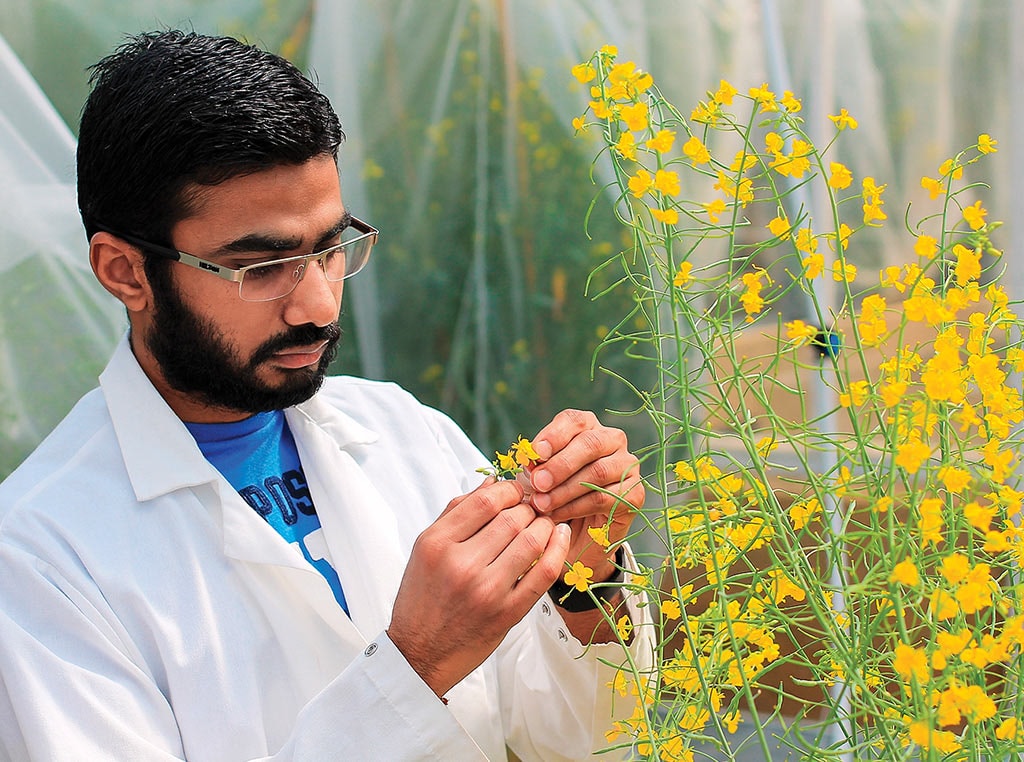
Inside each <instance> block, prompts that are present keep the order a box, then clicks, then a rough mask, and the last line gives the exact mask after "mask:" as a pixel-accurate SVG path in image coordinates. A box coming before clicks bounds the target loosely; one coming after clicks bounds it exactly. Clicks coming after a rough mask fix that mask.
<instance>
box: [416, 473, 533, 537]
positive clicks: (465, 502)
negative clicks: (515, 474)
mask: <svg viewBox="0 0 1024 762" xmlns="http://www.w3.org/2000/svg"><path fill="white" fill-rule="evenodd" d="M522 497H523V489H522V487H520V486H519V485H518V484H516V483H515V482H514V481H495V482H493V483H491V484H485V485H482V486H481V487H479V488H477V489H475V490H473V491H472V492H470V493H469V494H468V495H465V496H463V497H462V498H456V499H455V500H454V501H452V503H454V505H453V504H452V503H449V507H448V508H447V509H445V513H443V514H442V515H441V517H440V518H438V519H437V520H436V521H435V522H434V524H433V526H434V527H436V529H437V530H438V531H440V532H443V533H444V534H445V536H447V537H448V538H449V539H450V540H451V541H453V542H464V541H466V540H468V539H469V538H470V537H472V536H473V535H475V534H476V533H477V532H479V531H480V530H481V529H482V528H483V527H484V526H486V525H487V524H488V523H490V522H491V521H492V520H493V519H494V517H495V516H497V515H498V514H499V513H501V512H502V511H503V510H505V509H506V508H510V507H512V506H513V505H518V504H520V503H521V501H522ZM531 510H532V509H531Z"/></svg>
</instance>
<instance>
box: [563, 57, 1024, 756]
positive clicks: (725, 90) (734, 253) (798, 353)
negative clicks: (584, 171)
mask: <svg viewBox="0 0 1024 762" xmlns="http://www.w3.org/2000/svg"><path fill="white" fill-rule="evenodd" d="M617 58H618V53H617V51H616V49H615V48H614V47H612V46H605V47H604V48H601V49H600V50H599V51H597V52H596V53H595V54H594V55H593V56H592V57H591V59H590V60H589V61H587V62H585V63H582V64H580V65H579V66H577V67H575V68H574V69H573V75H574V76H575V77H576V79H577V80H578V81H579V82H581V83H583V84H584V85H585V86H586V87H588V88H589V92H590V100H589V103H588V105H587V108H586V111H585V112H584V114H583V115H581V116H580V117H578V118H577V119H575V120H574V122H573V125H574V127H575V128H576V130H577V131H583V130H590V129H595V128H596V129H597V130H599V131H600V133H601V135H602V136H603V138H604V146H605V148H604V150H607V152H608V156H609V157H610V159H611V166H612V168H613V171H614V173H615V180H614V182H613V183H612V186H611V187H613V188H617V189H618V193H619V196H618V200H617V211H618V214H619V217H620V219H622V220H623V221H624V222H625V223H626V224H627V225H628V227H629V228H630V230H631V232H632V237H633V241H634V245H633V247H632V248H631V249H630V250H628V251H624V252H621V253H619V254H618V255H616V256H614V257H613V258H612V259H610V260H608V261H607V262H605V263H604V264H603V265H602V266H601V268H599V271H598V272H600V273H607V272H608V271H609V270H611V269H612V266H613V265H614V266H618V267H621V268H622V270H623V275H622V277H621V278H619V279H617V280H615V282H614V284H613V286H612V287H610V289H611V288H630V289H632V290H633V292H634V294H633V296H634V299H633V301H634V303H635V305H636V308H635V310H634V312H633V313H632V314H631V315H629V316H627V317H626V318H624V319H622V320H621V321H620V322H619V323H618V327H617V329H616V330H614V331H611V332H609V334H608V335H607V337H606V339H605V343H604V349H605V351H607V350H608V349H610V348H612V347H616V346H618V347H622V346H625V347H627V348H628V349H627V354H628V356H629V357H632V358H635V359H636V360H637V361H638V362H639V365H638V366H637V373H636V376H635V377H633V378H627V379H626V380H627V383H628V384H630V386H631V388H633V389H634V390H635V391H636V393H637V397H638V399H639V402H640V406H641V408H642V409H643V410H644V411H645V412H646V413H647V414H648V416H649V418H650V421H651V424H652V429H653V431H654V434H655V438H654V441H653V442H652V446H651V447H650V448H648V449H647V450H646V452H647V453H648V454H647V456H646V458H647V460H646V466H647V469H648V472H649V473H650V474H651V483H652V488H653V489H652V492H655V493H656V494H657V496H658V498H659V499H656V500H654V501H653V502H654V503H656V504H657V506H658V507H657V508H656V509H652V510H651V511H649V512H648V513H645V514H642V515H643V516H644V517H645V518H646V519H647V521H646V525H645V527H643V531H644V532H645V538H647V539H648V542H649V538H650V537H652V536H653V537H655V538H657V540H656V541H657V542H659V543H660V544H661V549H662V552H659V553H656V554H652V555H653V556H654V558H655V561H654V563H652V564H651V565H652V566H653V567H656V568H657V569H658V572H657V573H652V574H650V575H647V576H646V577H645V578H644V579H643V582H642V583H636V584H637V585H638V586H640V587H644V588H645V589H646V590H647V592H648V595H649V598H650V599H651V605H652V606H656V607H657V611H658V614H659V616H658V617H657V619H658V624H657V626H658V633H659V654H660V660H659V663H658V665H657V670H656V673H655V674H653V675H650V674H643V673H641V672H639V671H638V670H636V669H634V670H633V671H630V670H628V669H627V670H624V671H623V672H622V673H621V674H620V675H619V677H618V678H617V679H616V680H615V682H614V684H613V686H612V688H613V689H614V690H616V691H618V692H619V693H620V694H621V695H622V696H623V697H626V698H631V699H632V700H633V701H635V710H634V713H633V715H632V716H631V717H628V718H627V719H622V720H620V721H619V722H618V723H617V724H616V729H615V731H614V732H613V733H611V734H610V735H609V739H608V740H609V743H611V744H617V745H630V746H632V747H633V748H634V750H635V751H636V753H638V754H640V755H641V756H643V757H644V758H651V759H658V760H689V759H692V758H693V754H694V746H693V744H694V743H695V739H696V738H697V737H698V736H699V737H700V738H703V739H704V740H705V742H708V743H713V744H715V745H717V746H719V747H720V748H721V749H722V750H723V751H725V752H727V753H728V752H731V751H734V750H735V747H734V746H733V744H734V741H733V740H732V739H733V736H732V734H733V733H735V732H736V731H737V729H738V728H739V727H740V724H741V723H742V722H744V721H749V723H750V727H753V728H755V731H754V734H755V740H756V741H757V742H758V743H759V744H760V746H761V747H762V748H763V749H764V752H765V759H770V747H771V746H772V745H773V743H774V742H772V741H771V740H770V739H768V738H767V737H765V735H764V733H765V731H764V729H763V728H764V725H765V721H766V720H767V719H769V718H772V717H776V718H779V719H782V720H783V721H784V722H785V723H786V724H787V725H789V726H790V729H789V734H788V737H787V741H786V743H787V744H790V745H794V746H800V745H803V747H804V749H805V751H811V750H821V749H831V750H832V751H833V752H834V753H837V754H852V755H853V757H856V758H860V757H865V756H866V757H871V758H884V759H892V758H903V757H905V756H906V755H908V754H911V755H914V754H917V755H920V757H921V758H922V759H939V758H942V759H965V760H967V759H970V760H980V759H988V758H1006V757H1008V756H1011V755H1014V754H1018V753H1021V752H1024V727H1021V722H1022V721H1024V704H1022V703H1021V702H1020V701H1019V696H1018V690H1017V684H1018V681H1019V679H1020V677H1021V672H1020V667H1021V665H1022V663H1024V651H1022V645H1024V616H1022V615H1021V613H1020V612H1021V610H1022V604H1024V601H1022V600H1021V599H1022V593H1024V588H1022V587H1021V585H1020V584H1019V582H1018V578H1019V572H1018V568H1019V565H1020V562H1021V560H1022V559H1024V529H1021V528H1020V518H1021V517H1020V513H1021V507H1022V505H1024V491H1021V489H1020V487H1021V485H1020V483H1019V478H1018V476H1017V466H1018V455H1017V453H1018V451H1019V449H1020V446H1021V441H1020V434H1019V432H1020V430H1021V424H1022V423H1024V405H1022V395H1021V390H1020V386H1019V382H1017V381H1015V380H1014V379H1015V378H1016V377H1019V374H1020V373H1021V372H1022V371H1024V349H1022V348H1021V346H1020V344H1019V342H1020V341H1021V339H1020V336H1021V333H1022V330H1021V329H1022V328H1024V326H1022V321H1021V320H1020V318H1018V316H1017V315H1016V314H1015V313H1014V311H1013V309H1012V305H1011V302H1010V299H1009V296H1008V295H1007V293H1006V290H1005V288H1004V287H1003V286H1002V285H1001V284H1000V283H999V279H1000V276H1001V274H1002V271H1001V267H1002V264H1001V262H1002V260H1001V253H1000V251H999V250H998V249H997V248H996V247H995V246H994V244H993V243H992V234H993V233H994V231H996V230H997V228H998V223H995V222H989V221H988V212H987V210H986V209H985V207H984V203H983V199H982V198H979V196H981V195H983V186H981V185H979V184H977V183H974V184H971V183H970V182H969V178H968V177H967V170H968V169H969V168H970V167H971V165H973V164H974V163H975V162H977V161H979V160H980V159H982V158H984V157H986V156H987V155H989V154H993V153H995V152H996V151H997V141H995V140H994V139H992V137H991V136H990V135H987V134H983V135H980V136H979V137H978V139H977V141H976V143H975V144H974V145H972V146H969V147H968V148H967V149H965V150H963V151H962V152H960V153H958V154H956V155H954V156H951V157H949V158H948V159H947V160H945V161H943V162H942V163H941V165H940V166H939V167H937V169H936V172H935V176H934V177H924V178H922V181H921V187H922V188H923V189H924V190H925V191H927V195H928V196H929V198H928V201H927V203H928V204H930V205H931V206H929V207H927V208H926V209H925V210H924V212H923V214H922V215H921V217H920V219H919V221H917V222H916V223H913V224H911V223H910V222H909V221H910V220H912V219H913V217H912V216H911V215H910V214H909V213H908V214H907V215H906V219H907V220H908V223H907V226H906V227H907V233H908V234H909V235H908V236H907V238H906V242H905V243H904V244H903V245H901V246H900V247H899V248H898V249H895V250H891V251H887V252H886V256H885V259H886V264H885V265H884V266H883V267H882V268H881V269H880V272H879V273H878V277H877V279H873V278H872V277H871V276H869V275H868V274H866V273H865V272H864V270H865V267H864V263H863V261H860V264H861V267H860V268H858V266H857V264H858V262H856V261H854V260H855V259H858V258H859V257H858V249H859V242H860V241H861V240H864V241H873V240H877V239H871V238H870V236H871V235H872V231H873V229H875V228H879V227H884V226H886V225H890V224H891V222H890V221H889V215H888V213H887V211H886V196H885V194H886V189H887V184H886V183H885V182H881V181H880V180H879V179H878V178H877V176H872V175H869V174H865V175H863V176H861V177H858V176H857V173H855V172H854V171H853V170H851V168H849V167H847V166H846V165H844V164H843V163H842V162H841V161H838V160H837V159H836V158H835V157H834V154H835V151H836V149H835V146H836V145H837V143H839V142H840V141H842V140H850V139H855V138H854V137H851V135H850V133H853V132H854V131H855V130H856V129H857V127H858V123H857V120H856V119H855V118H854V117H853V116H852V115H851V114H850V113H849V112H847V111H846V110H845V109H842V110H840V111H839V113H838V114H834V115H828V119H829V120H830V122H831V125H830V127H831V129H832V135H833V137H832V139H831V140H830V141H829V143H828V144H827V145H826V146H824V147H823V148H820V147H818V146H816V145H815V144H814V143H813V141H812V140H811V139H810V138H809V137H808V135H807V133H806V131H805V129H804V119H805V118H808V117H806V116H805V114H804V112H803V107H802V103H801V101H800V100H799V99H798V98H797V97H796V96H795V95H794V94H793V93H791V92H788V91H786V92H784V93H783V94H782V95H781V96H777V95H776V94H775V92H773V91H772V90H771V89H770V88H769V85H768V84H761V85H759V86H754V87H750V88H749V89H748V90H747V91H746V93H745V94H744V93H742V92H741V91H740V90H739V89H738V88H736V87H734V86H733V85H732V84H730V83H729V82H726V81H721V82H719V84H718V86H717V88H716V89H715V90H713V91H709V92H708V97H707V100H706V101H702V102H701V103H699V104H697V106H696V107H695V108H694V109H692V110H691V111H690V113H689V117H688V118H687V117H686V116H684V114H683V113H682V112H681V111H680V110H678V109H677V108H676V107H675V106H673V104H671V103H670V102H668V101H667V100H666V99H665V98H664V97H663V96H662V95H661V93H660V91H659V90H658V88H657V86H656V85H655V83H654V81H653V78H652V77H651V75H649V74H647V73H646V72H643V71H642V70H641V69H639V68H638V67H637V66H636V65H635V64H634V63H633V62H625V63H621V62H618V60H617ZM826 124H828V123H827V122H826ZM737 146H738V150H737ZM722 147H724V149H723V148H722ZM811 186H814V187H820V192H821V193H820V195H821V197H824V198H827V200H828V203H827V208H823V209H816V208H815V207H814V204H812V203H810V202H809V201H805V202H801V200H800V199H801V198H803V197H802V196H801V195H800V194H799V193H798V191H801V190H806V188H809V187H811ZM901 216H902V215H901ZM868 245H870V244H868ZM706 250H711V251H717V252H724V253H723V254H721V256H718V257H717V258H715V257H713V256H712V257H709V256H707V255H706V254H705V253H704V252H705V251H706ZM823 279H828V280H829V281H831V284H830V286H831V285H832V284H838V285H837V286H835V287H832V288H828V289H825V288H823V287H822V280H823ZM610 289H609V290H610ZM825 293H828V294H835V297H833V298H832V299H831V301H830V302H828V303H826V302H824V301H823V297H822V296H821V294H825ZM792 295H799V296H800V297H801V298H802V300H803V303H804V304H805V305H808V306H806V307H805V308H803V310H802V312H801V314H798V315H794V314H793V312H794V308H793V304H794V303H795V302H796V301H797V300H794V299H792V298H789V297H791V296H792ZM752 348H756V349H752ZM652 367H653V370H654V372H651V369H652ZM617 375H619V376H620V377H621V376H622V374H621V372H618V373H617ZM809 398H811V399H813V400H814V401H815V406H814V407H812V406H811V405H810V403H809V402H808V399H809ZM914 748H916V749H917V751H912V749H914Z"/></svg>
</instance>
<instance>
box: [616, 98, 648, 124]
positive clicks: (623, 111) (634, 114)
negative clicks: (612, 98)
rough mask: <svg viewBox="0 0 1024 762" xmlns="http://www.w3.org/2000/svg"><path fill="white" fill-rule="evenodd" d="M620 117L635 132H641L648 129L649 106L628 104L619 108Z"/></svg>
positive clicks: (642, 103)
mask: <svg viewBox="0 0 1024 762" xmlns="http://www.w3.org/2000/svg"><path fill="white" fill-rule="evenodd" d="M619 117H620V118H621V119H622V120H623V121H624V122H625V123H626V126H627V127H629V129H631V130H632V131H633V132H640V131H641V130H646V129H647V104H646V103H644V102H643V101H640V102H639V103H633V104H627V105H625V106H622V107H620V108H619Z"/></svg>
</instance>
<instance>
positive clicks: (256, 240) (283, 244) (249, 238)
mask: <svg viewBox="0 0 1024 762" xmlns="http://www.w3.org/2000/svg"><path fill="white" fill-rule="evenodd" d="M351 224H352V215H351V214H350V213H349V212H348V211H347V210H346V211H345V213H344V214H343V215H342V216H341V218H340V219H339V220H338V221H337V222H336V223H335V224H334V225H331V227H329V228H328V229H327V230H325V231H324V232H323V234H322V235H321V236H320V237H319V238H318V239H317V241H316V244H315V245H314V247H313V249H312V251H313V252H316V251H317V250H318V249H319V248H320V247H321V246H322V245H323V244H325V243H327V242H328V241H330V240H331V239H332V238H336V237H337V236H339V235H340V234H341V233H342V231H344V230H345V228H347V227H348V226H349V225H351ZM301 245H302V238H297V237H295V236H289V237H285V238H282V237H278V236H271V235H263V234H261V233H249V234H248V235H244V236H242V237H241V238H236V239H235V240H233V241H229V242H228V243H226V244H224V245H223V246H221V247H219V248H217V249H215V250H214V251H212V252H210V254H209V255H208V256H209V257H210V258H211V259H212V258H216V257H225V256H228V255H231V254H259V253H266V252H269V253H275V254H276V253H279V252H287V251H294V250H295V249H297V248H299V247H300V246H301Z"/></svg>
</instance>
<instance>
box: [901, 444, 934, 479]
mask: <svg viewBox="0 0 1024 762" xmlns="http://www.w3.org/2000/svg"><path fill="white" fill-rule="evenodd" d="M931 454H932V448H931V446H930V445H928V444H927V443H926V442H922V441H921V439H920V438H917V437H915V438H914V439H911V440H910V441H909V442H906V443H905V444H902V445H900V446H899V447H898V448H897V450H896V465H897V466H899V467H900V468H902V469H904V470H905V471H907V473H911V474H916V473H917V471H918V469H919V468H921V464H922V463H924V462H925V461H926V460H927V459H928V458H929V457H930V456H931Z"/></svg>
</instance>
